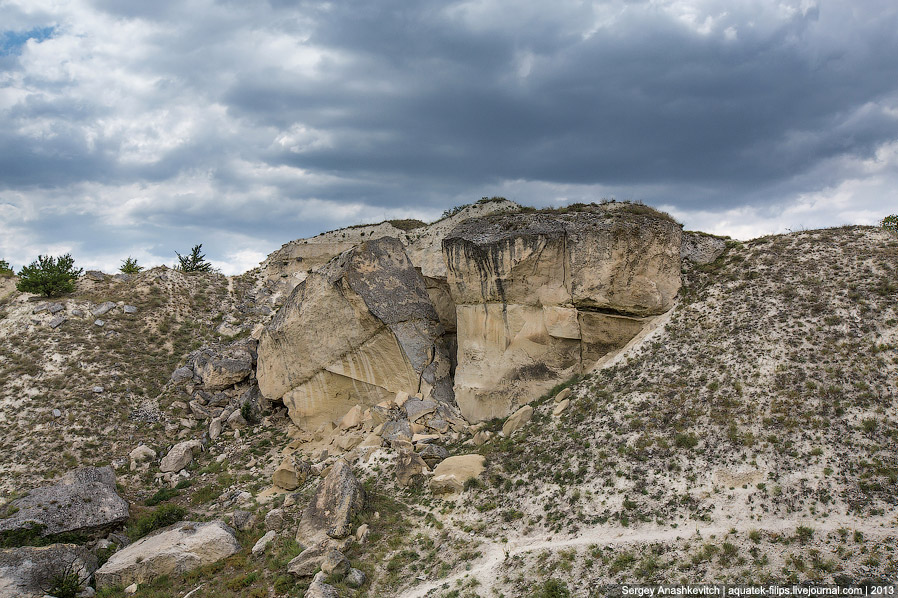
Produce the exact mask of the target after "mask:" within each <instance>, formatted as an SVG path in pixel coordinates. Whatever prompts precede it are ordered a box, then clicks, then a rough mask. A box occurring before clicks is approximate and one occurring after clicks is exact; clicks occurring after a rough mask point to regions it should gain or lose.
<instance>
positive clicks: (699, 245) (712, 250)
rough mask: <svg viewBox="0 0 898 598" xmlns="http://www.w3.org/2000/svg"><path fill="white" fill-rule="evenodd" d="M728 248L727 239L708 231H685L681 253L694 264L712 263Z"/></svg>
mask: <svg viewBox="0 0 898 598" xmlns="http://www.w3.org/2000/svg"><path fill="white" fill-rule="evenodd" d="M724 249H726V239H725V238H723V237H717V236H715V235H709V234H707V233H700V232H693V231H688V232H684V233H683V245H682V248H681V252H680V253H681V255H682V257H683V259H684V260H689V261H690V262H692V263H694V264H699V265H701V264H710V263H711V262H713V261H714V260H716V259H717V258H718V257H719V256H720V254H721V253H723V251H724Z"/></svg>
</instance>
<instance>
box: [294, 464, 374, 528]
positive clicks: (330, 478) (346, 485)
mask: <svg viewBox="0 0 898 598" xmlns="http://www.w3.org/2000/svg"><path fill="white" fill-rule="evenodd" d="M364 503H365V495H364V491H363V489H362V486H361V484H359V482H358V480H357V479H356V477H355V475H353V473H352V468H351V467H350V466H349V463H347V462H346V461H345V460H343V459H337V461H336V462H335V463H334V465H333V466H332V467H331V470H330V473H328V474H327V477H326V478H325V479H324V480H322V482H321V483H320V484H319V485H318V489H317V490H316V491H315V494H314V495H313V496H312V499H311V501H309V504H308V506H307V507H306V508H305V510H304V511H303V513H302V518H301V520H300V522H299V528H298V529H297V531H296V540H297V541H298V542H299V543H301V544H304V545H309V544H316V543H319V542H321V541H323V540H326V539H327V537H328V536H329V537H331V538H335V539H340V538H345V537H347V536H349V535H350V534H351V533H352V519H353V517H355V515H356V514H357V513H359V512H360V511H361V510H362V507H363V506H364Z"/></svg>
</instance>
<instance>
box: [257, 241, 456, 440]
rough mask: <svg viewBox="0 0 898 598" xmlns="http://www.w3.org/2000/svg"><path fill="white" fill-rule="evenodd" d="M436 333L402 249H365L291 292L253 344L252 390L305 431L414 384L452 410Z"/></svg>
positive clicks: (373, 245) (388, 244)
mask: <svg viewBox="0 0 898 598" xmlns="http://www.w3.org/2000/svg"><path fill="white" fill-rule="evenodd" d="M443 332H444V330H443V327H442V326H441V325H440V322H439V319H438V317H437V314H436V311H435V310H434V307H433V305H432V304H431V302H430V299H429V297H428V294H427V290H426V289H425V286H424V281H423V279H422V278H421V275H420V274H419V273H418V272H417V271H416V270H415V268H414V267H413V266H412V263H411V262H410V261H409V259H408V257H407V256H406V254H405V250H404V249H403V246H402V243H401V242H400V241H399V240H397V239H393V238H389V237H386V238H382V239H377V240H374V241H368V242H365V243H362V244H361V245H359V246H357V247H355V248H353V249H351V250H350V251H348V252H346V253H344V254H341V255H340V256H339V257H337V258H334V259H333V260H332V261H331V262H329V263H328V264H327V265H326V266H324V267H322V268H319V269H318V270H316V271H314V272H312V273H311V274H309V276H308V278H306V280H305V281H304V282H303V283H302V284H300V285H299V286H297V287H296V289H294V290H293V292H292V294H291V296H290V298H289V299H288V300H287V302H286V304H285V305H284V306H283V307H282V308H281V310H280V311H279V312H278V314H277V315H276V316H275V318H274V319H273V320H272V322H271V323H270V324H269V325H268V327H266V328H265V330H264V331H263V332H262V335H261V338H260V340H259V349H258V370H257V377H258V381H259V388H260V390H261V391H262V394H263V395H264V396H265V397H267V398H269V399H272V400H275V399H282V400H283V402H284V404H285V405H286V406H287V408H288V410H289V414H290V417H291V419H293V421H294V422H295V423H296V424H297V425H299V426H301V427H305V428H306V429H314V428H315V427H316V426H318V425H320V424H321V423H324V422H326V421H332V420H334V419H338V418H340V417H342V416H343V415H344V414H345V413H346V412H347V411H348V410H350V409H351V408H352V407H354V406H355V405H356V404H362V405H366V406H371V405H375V404H377V403H379V402H381V401H384V400H387V399H391V398H392V397H393V396H394V395H395V394H396V393H397V392H398V391H400V390H403V391H408V390H409V389H417V388H419V385H420V389H421V392H423V393H424V395H425V396H430V397H431V398H434V399H436V400H438V401H442V402H446V403H449V404H454V396H453V391H452V380H451V377H450V367H451V362H450V357H449V352H448V351H447V349H446V347H445V345H444V343H443V340H442V335H443Z"/></svg>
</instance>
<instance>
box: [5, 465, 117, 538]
mask: <svg viewBox="0 0 898 598" xmlns="http://www.w3.org/2000/svg"><path fill="white" fill-rule="evenodd" d="M6 512H7V513H10V512H12V514H11V515H9V516H7V517H3V518H0V537H2V536H5V535H8V534H16V533H28V530H33V531H34V532H35V533H38V534H40V535H42V536H52V535H56V534H62V533H76V534H86V535H99V534H102V533H103V532H106V531H108V530H109V529H111V528H113V527H115V526H117V525H118V524H120V523H122V522H124V521H125V520H127V519H128V502H127V501H126V500H125V499H123V498H122V497H121V496H119V495H118V493H117V492H116V489H115V472H113V470H112V467H109V466H106V467H83V468H81V469H76V470H74V471H70V472H69V473H67V474H65V475H64V476H63V477H62V479H60V480H59V482H57V483H56V484H53V485H50V486H41V487H40V488H35V489H33V490H31V491H30V492H28V494H26V495H25V496H23V497H22V498H18V499H16V500H14V501H12V502H11V503H10V504H9V505H8V506H7V511H6Z"/></svg>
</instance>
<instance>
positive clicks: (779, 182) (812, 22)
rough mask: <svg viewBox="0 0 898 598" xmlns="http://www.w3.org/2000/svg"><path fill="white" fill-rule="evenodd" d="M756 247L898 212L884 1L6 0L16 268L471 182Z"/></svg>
mask: <svg viewBox="0 0 898 598" xmlns="http://www.w3.org/2000/svg"><path fill="white" fill-rule="evenodd" d="M493 195H501V196H504V197H507V198H509V199H512V200H515V201H518V202H520V203H524V204H529V205H537V206H547V205H559V204H565V203H569V202H573V201H586V202H588V201H597V200H599V199H602V198H612V197H614V198H617V199H631V200H641V201H643V202H645V203H647V204H650V205H654V206H657V207H660V208H663V209H666V210H667V211H669V212H671V213H672V214H673V215H675V216H676V217H678V218H679V219H680V220H681V221H682V222H683V223H684V224H685V226H686V228H687V229H700V230H706V231H709V232H715V233H721V234H728V235H731V236H734V237H736V238H740V239H747V238H752V237H755V236H759V235H762V234H766V233H771V232H783V231H786V230H789V229H791V230H795V229H801V228H816V227H821V226H836V225H841V224H846V223H858V224H873V223H875V222H876V221H877V220H879V219H881V218H882V217H883V216H884V215H886V214H888V213H894V212H898V4H896V2H895V1H894V0H863V1H862V2H859V1H856V0H844V1H841V0H816V1H815V0H794V1H793V0H781V1H776V0H744V1H743V0H644V1H643V0H609V1H595V2H588V1H584V2H579V1H576V2H575V1H566V0H553V1H552V2H546V1H545V0H507V1H504V0H482V1H468V2H433V1H427V0H421V1H414V0H376V1H372V0H335V1H333V2H319V1H308V2H303V1H299V2H293V1H290V0H269V1H268V2H262V1H245V0H241V1H238V0H218V1H213V0H153V1H152V2H150V1H148V0H0V259H6V260H8V261H9V262H11V263H12V264H13V265H14V266H15V267H16V268H18V267H20V266H21V265H23V264H25V263H28V262H30V261H31V260H33V259H35V258H36V257H37V255H38V254H39V253H42V254H47V253H49V254H53V255H57V254H61V253H65V252H71V253H72V254H73V255H74V257H75V259H76V262H77V264H78V265H82V266H85V267H99V268H102V269H104V270H106V271H113V270H115V269H116V268H117V266H118V265H119V264H120V263H121V260H122V259H124V258H125V257H127V256H128V255H130V256H133V257H136V258H137V259H138V261H139V262H140V263H141V264H144V265H147V266H152V265H158V264H161V263H166V264H169V265H171V264H172V263H173V261H174V251H176V250H177V251H180V252H181V253H185V252H187V251H189V249H190V247H191V246H192V245H194V244H196V243H202V244H203V247H204V250H205V251H206V254H207V257H208V258H210V259H211V260H212V261H213V263H214V264H215V265H216V266H218V267H220V268H222V270H223V271H224V272H225V273H229V274H231V273H239V272H242V271H244V270H246V269H248V268H250V267H253V266H254V265H256V264H257V263H258V262H259V261H260V260H261V259H263V258H264V256H265V255H266V254H268V253H269V252H271V251H273V250H274V249H276V248H277V247H279V246H280V245H281V244H282V243H285V242H287V241H289V240H291V239H295V238H299V237H304V236H310V235H314V234H316V233H318V232H321V231H324V230H329V229H333V228H337V227H340V226H345V225H349V224H356V223H360V222H375V221H380V220H384V219H386V218H400V217H415V218H420V219H423V220H433V219H435V218H437V217H439V216H440V215H441V214H442V212H443V211H444V210H446V209H447V208H450V207H452V206H455V205H459V204H463V203H470V202H472V201H475V200H477V199H479V198H480V197H482V196H493Z"/></svg>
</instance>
